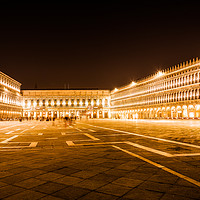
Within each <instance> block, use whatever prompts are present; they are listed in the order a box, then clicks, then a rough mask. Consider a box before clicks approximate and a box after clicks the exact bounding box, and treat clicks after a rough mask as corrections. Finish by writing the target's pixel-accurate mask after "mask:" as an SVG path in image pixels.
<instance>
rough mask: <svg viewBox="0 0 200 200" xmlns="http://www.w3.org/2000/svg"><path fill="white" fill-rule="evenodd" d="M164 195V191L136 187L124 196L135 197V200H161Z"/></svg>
mask: <svg viewBox="0 0 200 200" xmlns="http://www.w3.org/2000/svg"><path fill="white" fill-rule="evenodd" d="M162 196H163V193H160V192H154V191H148V190H141V189H138V188H135V189H133V190H131V191H129V192H128V193H127V194H125V195H124V196H123V198H128V199H134V200H159V199H160V198H161V197H162Z"/></svg>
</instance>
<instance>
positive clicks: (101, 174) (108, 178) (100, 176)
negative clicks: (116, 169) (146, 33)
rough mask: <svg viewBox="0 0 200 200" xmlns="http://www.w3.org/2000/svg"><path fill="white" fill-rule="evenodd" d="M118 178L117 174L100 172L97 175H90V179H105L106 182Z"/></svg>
mask: <svg viewBox="0 0 200 200" xmlns="http://www.w3.org/2000/svg"><path fill="white" fill-rule="evenodd" d="M118 178H119V177H117V176H113V175H108V174H104V173H100V174H97V175H95V176H93V177H90V178H89V179H90V180H97V181H103V182H105V183H109V182H112V181H114V180H116V179H118Z"/></svg>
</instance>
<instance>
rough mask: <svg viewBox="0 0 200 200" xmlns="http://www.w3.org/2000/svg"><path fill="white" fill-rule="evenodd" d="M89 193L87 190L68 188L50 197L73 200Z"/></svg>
mask: <svg viewBox="0 0 200 200" xmlns="http://www.w3.org/2000/svg"><path fill="white" fill-rule="evenodd" d="M89 192H90V190H87V189H83V188H78V187H74V186H70V187H67V188H64V189H62V190H60V191H58V192H56V193H53V194H52V196H55V197H59V198H63V199H68V200H74V199H78V198H80V197H82V196H84V195H86V194H88V193H89Z"/></svg>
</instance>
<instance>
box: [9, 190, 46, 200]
mask: <svg viewBox="0 0 200 200" xmlns="http://www.w3.org/2000/svg"><path fill="white" fill-rule="evenodd" d="M43 196H45V194H43V193H40V192H34V191H31V190H25V191H23V192H20V193H18V194H15V195H12V196H10V197H7V198H5V200H18V199H19V200H37V199H41V198H42V197H43Z"/></svg>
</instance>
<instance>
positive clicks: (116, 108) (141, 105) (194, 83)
mask: <svg viewBox="0 0 200 200" xmlns="http://www.w3.org/2000/svg"><path fill="white" fill-rule="evenodd" d="M111 116H112V118H116V119H189V118H190V119H200V60H199V59H198V58H197V59H193V60H192V61H191V60H190V61H189V62H186V63H181V64H178V65H177V66H173V67H170V68H168V69H165V70H163V71H159V72H157V73H156V74H153V75H150V76H148V77H146V78H144V79H142V80H139V81H137V82H132V83H130V84H129V85H126V86H124V87H121V88H118V89H117V88H116V89H114V90H113V91H112V92H111Z"/></svg>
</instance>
